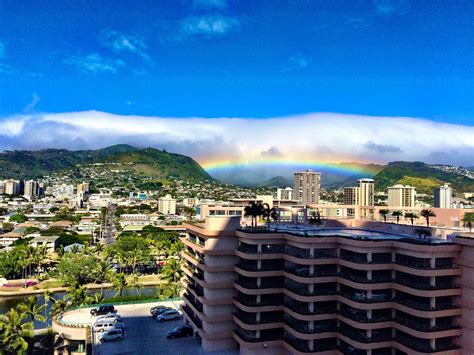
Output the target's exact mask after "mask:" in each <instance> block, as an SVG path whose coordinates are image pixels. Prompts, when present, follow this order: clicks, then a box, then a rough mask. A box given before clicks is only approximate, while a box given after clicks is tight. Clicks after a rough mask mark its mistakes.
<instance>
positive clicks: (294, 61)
mask: <svg viewBox="0 0 474 355" xmlns="http://www.w3.org/2000/svg"><path fill="white" fill-rule="evenodd" d="M308 64H309V63H308V59H307V58H306V56H304V55H303V54H301V53H296V54H295V55H293V56H291V57H290V58H289V59H288V62H287V63H286V64H285V65H284V66H283V67H282V68H281V71H292V70H295V69H304V68H306V67H307V66H308Z"/></svg>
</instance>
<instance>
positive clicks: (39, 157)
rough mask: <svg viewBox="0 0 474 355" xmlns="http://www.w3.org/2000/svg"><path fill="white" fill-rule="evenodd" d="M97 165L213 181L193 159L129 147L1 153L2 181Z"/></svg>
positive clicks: (151, 149) (157, 175)
mask: <svg viewBox="0 0 474 355" xmlns="http://www.w3.org/2000/svg"><path fill="white" fill-rule="evenodd" d="M95 163H99V164H100V163H121V164H125V165H127V167H129V168H131V169H133V170H135V171H137V172H139V173H143V174H145V175H150V176H156V177H160V178H165V177H169V176H174V177H180V178H183V179H197V180H203V179H212V178H211V177H210V176H209V174H207V172H206V171H205V170H204V169H203V168H202V167H201V166H200V165H199V164H198V163H197V162H196V161H195V160H193V159H192V158H190V157H187V156H185V155H180V154H174V153H168V152H166V151H161V150H158V149H154V148H145V149H139V148H135V147H132V146H129V145H125V144H120V145H115V146H111V147H107V148H104V149H97V150H78V151H69V150H65V149H44V150H38V151H26V150H15V151H6V152H3V153H0V178H16V179H30V178H31V179H33V178H38V177H41V176H44V175H48V174H51V173H56V172H61V171H64V170H67V169H71V168H74V167H75V166H76V165H78V164H95Z"/></svg>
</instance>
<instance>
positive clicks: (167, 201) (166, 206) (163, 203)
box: [158, 195, 176, 214]
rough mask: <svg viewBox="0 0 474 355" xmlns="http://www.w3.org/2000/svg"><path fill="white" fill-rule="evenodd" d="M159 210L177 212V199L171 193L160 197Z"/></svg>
mask: <svg viewBox="0 0 474 355" xmlns="http://www.w3.org/2000/svg"><path fill="white" fill-rule="evenodd" d="M158 212H160V213H163V214H176V200H175V199H174V198H172V197H171V195H166V196H164V197H160V198H159V199H158Z"/></svg>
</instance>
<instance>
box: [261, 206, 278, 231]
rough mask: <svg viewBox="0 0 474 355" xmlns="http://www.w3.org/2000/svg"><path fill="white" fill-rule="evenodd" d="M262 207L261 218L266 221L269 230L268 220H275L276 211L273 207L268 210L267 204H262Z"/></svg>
mask: <svg viewBox="0 0 474 355" xmlns="http://www.w3.org/2000/svg"><path fill="white" fill-rule="evenodd" d="M262 207H263V217H264V218H266V219H267V229H270V219H273V220H275V219H276V218H278V217H277V216H278V211H277V209H276V208H275V207H272V208H270V205H269V204H268V203H264V204H263V205H262Z"/></svg>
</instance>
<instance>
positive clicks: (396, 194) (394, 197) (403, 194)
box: [388, 184, 416, 207]
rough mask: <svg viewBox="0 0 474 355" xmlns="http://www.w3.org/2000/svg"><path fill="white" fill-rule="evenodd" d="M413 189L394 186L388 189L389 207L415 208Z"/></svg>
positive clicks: (414, 192)
mask: <svg viewBox="0 0 474 355" xmlns="http://www.w3.org/2000/svg"><path fill="white" fill-rule="evenodd" d="M415 195H416V191H415V188H414V187H412V186H404V185H400V184H398V185H394V186H392V187H389V188H388V206H389V207H415Z"/></svg>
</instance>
